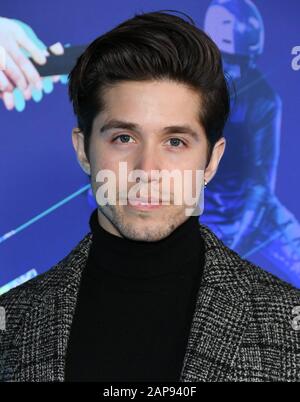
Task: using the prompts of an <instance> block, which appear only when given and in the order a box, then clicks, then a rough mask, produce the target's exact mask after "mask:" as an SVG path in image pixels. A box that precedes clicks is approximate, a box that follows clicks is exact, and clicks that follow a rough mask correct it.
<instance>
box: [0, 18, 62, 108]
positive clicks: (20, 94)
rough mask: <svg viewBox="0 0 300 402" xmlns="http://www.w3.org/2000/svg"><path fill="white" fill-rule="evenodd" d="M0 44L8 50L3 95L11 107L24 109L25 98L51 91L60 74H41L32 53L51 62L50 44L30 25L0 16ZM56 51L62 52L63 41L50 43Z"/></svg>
mask: <svg viewBox="0 0 300 402" xmlns="http://www.w3.org/2000/svg"><path fill="white" fill-rule="evenodd" d="M0 46H1V47H2V49H4V52H5V57H4V61H5V65H4V69H2V70H1V71H0V99H2V101H3V103H4V105H5V107H6V109H7V110H12V109H14V108H16V110H18V111H23V110H24V108H25V102H26V101H28V100H30V99H33V100H34V101H35V102H39V101H40V100H41V99H42V98H43V93H46V94H47V93H51V92H52V90H53V83H55V82H58V81H60V76H51V77H44V78H42V77H40V75H39V73H38V71H37V70H36V68H35V66H34V65H33V63H32V62H31V61H30V60H29V57H31V58H32V59H33V60H34V61H35V63H37V64H40V65H42V64H45V63H46V62H47V56H49V52H48V51H47V47H46V45H45V44H44V43H43V42H42V41H41V40H40V39H39V38H38V37H37V36H36V34H35V33H34V31H33V30H32V29H31V28H30V26H29V25H27V24H25V23H24V22H22V21H19V20H14V19H9V18H4V17H0ZM50 50H51V52H52V53H54V54H56V55H60V54H63V53H64V48H63V46H62V44H61V43H60V42H57V43H55V44H54V45H52V46H50Z"/></svg>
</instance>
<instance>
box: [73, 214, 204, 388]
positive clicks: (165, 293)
mask: <svg viewBox="0 0 300 402" xmlns="http://www.w3.org/2000/svg"><path fill="white" fill-rule="evenodd" d="M90 227H91V231H92V234H93V237H92V245H91V248H90V252H89V257H88V261H87V264H86V267H85V269H84V270H83V274H82V279H81V283H80V288H79V294H78V299H77V305H76V309H75V314H74V319H73V322H72V327H71V333H70V338H69V342H68V350H67V359H66V373H65V380H66V381H133V382H134V381H178V380H179V378H180V374H181V370H182V366H183V361H184V356H185V351H186V346H187V341H188V336H189V331H190V326H191V322H192V317H193V312H194V308H195V302H196V296H197V291H198V288H199V284H200V280H201V274H202V269H203V265H204V242H203V239H202V238H201V235H200V231H199V222H198V217H196V216H191V217H189V218H188V219H187V220H186V221H185V222H184V223H183V224H182V225H180V226H179V227H177V228H176V229H175V230H174V231H173V232H172V233H171V234H170V235H169V236H168V237H166V238H164V239H162V240H159V241H156V242H145V241H135V240H130V239H127V238H124V237H118V236H116V235H113V234H111V233H109V232H107V231H106V230H105V229H103V228H102V227H101V226H100V224H99V221H98V215H97V209H95V210H94V211H93V213H92V214H91V217H90Z"/></svg>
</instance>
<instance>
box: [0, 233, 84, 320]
mask: <svg viewBox="0 0 300 402" xmlns="http://www.w3.org/2000/svg"><path fill="white" fill-rule="evenodd" d="M90 242H91V233H87V234H86V235H85V236H84V238H83V239H81V240H80V241H79V243H77V245H76V246H75V247H74V248H73V249H72V250H71V251H70V252H69V253H68V254H67V255H66V256H65V257H64V258H62V259H61V260H60V261H58V262H57V263H56V264H55V265H53V266H52V267H51V268H49V269H48V270H47V271H46V272H44V273H42V274H39V275H37V276H36V277H35V278H32V279H30V280H29V281H27V282H25V283H23V284H21V285H19V286H17V287H15V288H13V289H11V290H9V291H8V292H7V293H4V294H3V295H2V296H0V306H1V307H4V308H5V310H8V311H9V310H15V311H16V312H17V311H19V313H20V314H22V311H23V309H26V308H27V307H28V306H30V305H32V304H33V303H34V301H35V300H36V301H40V300H41V299H43V298H44V297H46V296H47V295H48V294H49V293H53V292H54V291H57V290H58V289H60V288H62V287H63V286H64V283H65V280H68V278H67V271H68V268H69V269H74V268H76V266H77V264H80V262H82V261H84V260H85V259H86V258H87V253H88V250H89V245H90ZM15 306H17V307H18V309H15Z"/></svg>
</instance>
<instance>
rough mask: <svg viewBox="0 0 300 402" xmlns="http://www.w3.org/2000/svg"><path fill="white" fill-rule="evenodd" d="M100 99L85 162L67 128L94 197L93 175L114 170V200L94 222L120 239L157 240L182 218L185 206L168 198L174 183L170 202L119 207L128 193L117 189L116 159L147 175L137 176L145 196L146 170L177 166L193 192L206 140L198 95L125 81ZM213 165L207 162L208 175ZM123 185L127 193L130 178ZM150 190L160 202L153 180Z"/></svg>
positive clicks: (163, 84)
mask: <svg viewBox="0 0 300 402" xmlns="http://www.w3.org/2000/svg"><path fill="white" fill-rule="evenodd" d="M104 100H105V110H104V111H103V112H101V113H99V115H98V116H96V118H95V119H94V122H93V127H92V133H91V138H90V143H89V161H87V159H86V155H85V154H84V155H83V153H84V151H83V136H82V135H81V136H80V137H79V136H78V134H76V133H74V132H73V144H74V147H75V149H76V151H77V155H78V159H79V160H81V162H82V163H85V164H88V169H89V171H90V174H91V184H92V189H93V193H94V195H95V197H96V193H97V189H98V188H99V185H100V183H99V182H97V181H96V176H97V173H98V172H99V171H103V169H108V170H109V171H112V172H114V173H115V177H116V185H117V186H116V188H115V190H116V197H117V203H116V205H112V204H110V205H106V206H101V205H99V207H98V219H99V223H100V225H101V226H102V227H103V228H104V229H106V230H107V231H109V232H110V233H112V234H115V235H118V236H121V237H127V238H129V239H133V240H144V241H156V240H160V239H162V238H164V237H166V236H168V235H169V234H170V233H171V232H173V230H174V229H176V228H177V227H178V226H179V225H181V224H182V223H183V222H184V221H185V220H186V219H187V216H186V213H185V210H186V205H184V203H182V204H181V205H176V204H178V203H175V202H174V192H175V191H176V190H175V189H176V188H177V187H176V185H175V184H174V182H173V181H172V180H171V186H170V194H169V197H170V198H169V201H170V202H169V203H167V204H165V205H159V206H156V207H154V208H147V207H143V206H142V207H136V206H134V205H132V204H134V202H132V203H131V202H130V201H129V200H127V205H119V204H120V203H119V202H118V200H120V199H121V198H122V199H123V200H124V195H125V194H127V195H128V193H125V187H124V182H122V185H121V186H120V187H119V184H120V182H119V179H118V178H119V163H120V162H126V163H127V171H128V173H130V172H131V171H133V170H136V169H139V170H142V171H144V172H145V174H146V175H148V179H145V177H147V176H143V177H141V178H140V181H139V185H141V188H142V187H143V189H145V188H149V193H148V196H149V199H150V197H151V194H152V193H150V186H151V185H153V184H154V183H153V180H151V171H153V170H156V171H161V170H163V169H164V170H166V171H170V172H171V171H173V170H175V169H177V170H179V171H180V172H181V173H182V176H183V174H184V171H185V170H190V171H192V172H193V175H192V177H193V180H192V184H191V186H192V188H193V189H191V191H192V192H193V195H194V196H195V195H196V193H195V189H196V176H195V172H196V170H197V169H199V170H202V171H204V169H205V166H206V162H207V151H208V141H207V139H206V136H205V132H204V129H203V127H202V126H201V124H200V123H199V118H198V116H199V107H201V105H200V99H199V95H198V94H196V92H194V91H193V90H191V89H189V88H188V87H186V86H184V85H183V84H179V83H175V82H173V81H146V82H139V81H136V82H129V81H126V82H122V83H120V84H118V85H116V86H114V87H112V88H109V89H108V90H107V91H106V93H105V94H104ZM129 123H130V124H129ZM175 126H176V127H175ZM167 127H169V129H168V130H167V129H166V128H167ZM170 127H172V128H170ZM183 127H184V130H183V129H182V128H183ZM183 131H184V132H183ZM221 148H222V147H219V152H215V155H214V158H215V161H216V160H217V159H218V157H219V156H220V155H221V153H222V152H221V151H222V149H221ZM223 150H224V149H223ZM220 152H221V153H220ZM221 156H222V155H221ZM83 159H84V161H83ZM218 161H219V160H218ZM218 161H217V162H218ZM215 165H216V163H215V164H213V166H211V169H210V170H211V172H210V173H211V175H213V174H214V172H213V171H214V167H215ZM208 175H209V172H208ZM206 179H209V177H206ZM154 181H156V184H158V183H159V182H158V181H157V180H155V179H154ZM126 185H127V189H128V191H129V190H130V188H132V186H134V185H135V186H136V182H132V181H127V182H126ZM155 188H157V189H158V192H157V193H156V196H155V198H157V197H158V198H159V200H160V204H162V198H164V194H163V193H162V192H163V189H162V186H161V185H159V184H158V187H155ZM177 189H178V188H177ZM127 195H126V196H127ZM141 196H142V193H137V198H139V197H141ZM96 198H97V197H96Z"/></svg>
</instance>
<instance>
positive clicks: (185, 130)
mask: <svg viewBox="0 0 300 402" xmlns="http://www.w3.org/2000/svg"><path fill="white" fill-rule="evenodd" d="M115 128H117V129H123V130H131V131H136V132H138V133H141V128H140V126H139V125H138V124H136V123H132V122H129V121H123V120H116V119H112V120H109V121H108V122H107V123H105V124H104V125H103V126H102V127H101V128H100V132H101V133H103V132H104V131H107V130H111V129H115ZM162 131H163V133H165V134H173V133H180V134H187V135H190V136H191V137H193V138H194V139H195V140H196V141H198V140H199V135H198V133H197V131H195V130H194V129H192V128H191V127H190V126H189V125H173V126H167V127H164V128H163V130H162Z"/></svg>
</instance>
